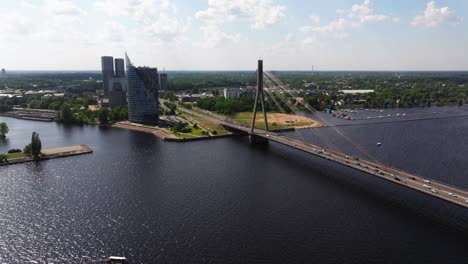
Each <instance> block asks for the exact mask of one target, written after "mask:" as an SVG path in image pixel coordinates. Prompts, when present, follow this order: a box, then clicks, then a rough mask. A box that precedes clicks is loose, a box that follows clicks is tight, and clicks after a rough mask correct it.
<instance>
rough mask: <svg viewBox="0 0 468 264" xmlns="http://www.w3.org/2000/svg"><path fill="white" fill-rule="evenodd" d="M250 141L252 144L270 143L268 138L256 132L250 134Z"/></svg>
mask: <svg viewBox="0 0 468 264" xmlns="http://www.w3.org/2000/svg"><path fill="white" fill-rule="evenodd" d="M249 143H250V145H264V144H268V139H267V138H264V137H259V136H257V135H255V134H249Z"/></svg>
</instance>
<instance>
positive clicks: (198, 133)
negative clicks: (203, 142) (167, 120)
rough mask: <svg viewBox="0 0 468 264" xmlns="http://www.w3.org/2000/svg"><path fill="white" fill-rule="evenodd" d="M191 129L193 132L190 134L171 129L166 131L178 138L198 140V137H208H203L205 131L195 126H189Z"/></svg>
mask: <svg viewBox="0 0 468 264" xmlns="http://www.w3.org/2000/svg"><path fill="white" fill-rule="evenodd" d="M188 127H189V128H191V129H192V132H190V133H182V132H174V131H172V130H170V129H164V130H165V131H166V132H167V133H169V134H171V135H174V136H176V137H178V138H197V137H206V135H203V131H204V130H203V129H201V128H199V127H198V128H194V127H193V126H188Z"/></svg>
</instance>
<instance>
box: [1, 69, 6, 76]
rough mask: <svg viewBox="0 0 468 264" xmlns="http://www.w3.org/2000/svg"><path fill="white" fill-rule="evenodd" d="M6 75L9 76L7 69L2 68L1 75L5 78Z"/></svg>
mask: <svg viewBox="0 0 468 264" xmlns="http://www.w3.org/2000/svg"><path fill="white" fill-rule="evenodd" d="M6 76H7V75H6V70H5V69H2V74H1V75H0V77H2V78H3V77H6Z"/></svg>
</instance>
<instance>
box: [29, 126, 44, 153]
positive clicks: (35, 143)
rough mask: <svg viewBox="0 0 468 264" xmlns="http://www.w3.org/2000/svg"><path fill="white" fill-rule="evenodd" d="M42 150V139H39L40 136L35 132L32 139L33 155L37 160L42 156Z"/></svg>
mask: <svg viewBox="0 0 468 264" xmlns="http://www.w3.org/2000/svg"><path fill="white" fill-rule="evenodd" d="M41 150H42V143H41V139H40V138H39V134H38V133H36V132H33V133H32V137H31V155H32V156H33V157H34V158H37V157H39V155H40V154H41Z"/></svg>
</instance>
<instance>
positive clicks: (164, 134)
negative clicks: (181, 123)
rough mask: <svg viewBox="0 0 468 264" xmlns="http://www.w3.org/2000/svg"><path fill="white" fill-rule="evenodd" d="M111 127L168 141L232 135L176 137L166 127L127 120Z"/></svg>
mask: <svg viewBox="0 0 468 264" xmlns="http://www.w3.org/2000/svg"><path fill="white" fill-rule="evenodd" d="M111 127H114V128H123V129H129V130H133V131H138V132H144V133H147V134H152V135H153V136H156V137H158V138H160V139H162V140H164V141H170V142H187V141H197V140H208V139H217V138H225V137H230V136H232V135H233V134H225V135H208V136H197V137H178V136H176V135H174V134H171V133H170V132H168V131H167V129H166V128H159V127H150V126H145V125H142V124H137V123H133V122H129V121H123V122H118V123H115V124H112V125H111ZM179 134H183V133H179Z"/></svg>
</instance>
